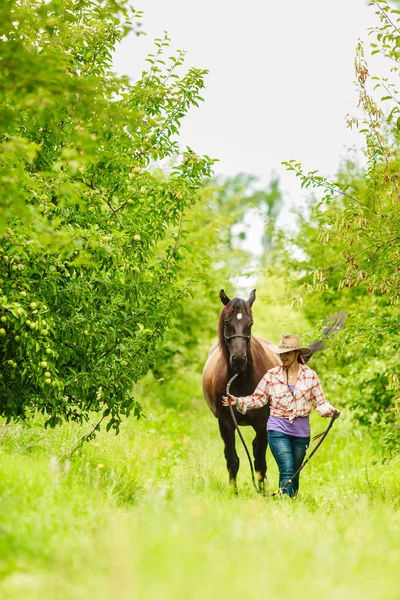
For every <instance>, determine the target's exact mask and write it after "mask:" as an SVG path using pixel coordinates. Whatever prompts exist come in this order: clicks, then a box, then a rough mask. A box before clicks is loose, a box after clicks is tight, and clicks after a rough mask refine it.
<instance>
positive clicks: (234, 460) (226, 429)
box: [218, 419, 240, 491]
mask: <svg viewBox="0 0 400 600" xmlns="http://www.w3.org/2000/svg"><path fill="white" fill-rule="evenodd" d="M218 424H219V432H220V434H221V437H222V439H223V440H224V444H225V450H224V454H225V458H226V466H227V468H228V473H229V483H230V484H231V485H232V486H233V488H234V490H235V491H237V488H236V476H237V473H238V471H239V463H240V461H239V457H238V455H237V452H236V447H235V427H234V425H233V423H229V421H228V422H227V421H225V420H224V419H219V420H218Z"/></svg>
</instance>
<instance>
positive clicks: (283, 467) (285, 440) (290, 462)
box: [268, 431, 310, 498]
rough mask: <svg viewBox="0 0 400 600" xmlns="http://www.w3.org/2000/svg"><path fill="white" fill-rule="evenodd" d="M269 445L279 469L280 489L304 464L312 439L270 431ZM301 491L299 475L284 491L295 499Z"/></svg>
mask: <svg viewBox="0 0 400 600" xmlns="http://www.w3.org/2000/svg"><path fill="white" fill-rule="evenodd" d="M268 443H269V447H270V448H271V452H272V455H273V457H274V458H275V460H276V462H277V465H278V468H279V487H282V486H283V485H285V484H286V483H287V482H288V481H289V479H291V478H292V477H293V474H294V473H295V472H296V471H297V469H299V468H300V467H301V465H302V464H303V460H304V456H305V454H306V450H307V448H308V446H309V444H310V437H297V436H295V435H287V434H286V433H282V432H281V431H268ZM298 491H299V475H297V477H295V478H294V479H293V482H292V483H289V485H288V486H287V488H286V489H285V490H283V493H284V494H288V495H289V496H291V497H292V498H293V496H296V494H297V492H298Z"/></svg>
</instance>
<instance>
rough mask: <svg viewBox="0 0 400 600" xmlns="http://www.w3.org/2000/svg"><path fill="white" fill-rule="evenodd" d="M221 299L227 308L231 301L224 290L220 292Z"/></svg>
mask: <svg viewBox="0 0 400 600" xmlns="http://www.w3.org/2000/svg"><path fill="white" fill-rule="evenodd" d="M219 297H220V298H221V302H222V304H225V306H226V305H227V304H229V302H230V301H231V299H230V298H228V296H227V295H226V294H225V292H224V290H221V291H220V293H219Z"/></svg>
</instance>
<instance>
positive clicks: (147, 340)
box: [0, 0, 213, 432]
mask: <svg viewBox="0 0 400 600" xmlns="http://www.w3.org/2000/svg"><path fill="white" fill-rule="evenodd" d="M139 17H140V14H139V13H137V12H135V11H134V10H132V9H130V8H129V6H128V3H127V2H126V1H124V0H120V1H115V0H105V1H104V2H96V1H92V0H53V1H50V2H42V1H40V0H24V1H22V0H5V2H3V3H2V4H1V7H0V28H1V34H0V78H1V85H0V89H1V106H2V111H1V115H2V116H1V119H0V161H1V174H0V180H1V186H0V189H1V191H0V194H1V198H0V208H1V214H0V216H1V227H2V235H1V240H0V242H1V243H0V253H1V257H0V271H1V274H0V275H1V283H0V285H1V292H0V294H1V295H0V315H1V316H0V319H1V325H2V326H1V328H0V398H1V400H0V413H1V414H2V415H4V416H6V417H7V418H12V417H26V416H29V414H31V412H32V411H38V412H41V413H43V414H45V415H46V423H47V424H48V425H50V426H55V425H56V424H58V423H60V422H61V421H62V420H63V419H72V420H76V421H78V422H82V421H83V420H86V419H87V418H88V415H89V413H90V411H98V410H102V411H103V413H102V420H103V419H107V420H108V423H107V428H110V427H112V428H114V429H115V430H116V431H117V432H118V428H119V424H120V421H121V418H122V415H128V414H129V413H130V412H131V411H132V410H133V411H134V413H135V414H136V416H139V415H140V413H141V407H140V406H139V404H138V403H136V402H135V400H134V397H133V387H134V384H135V382H137V381H138V380H139V379H140V378H141V377H142V376H143V375H144V374H145V373H146V372H147V371H148V369H149V367H150V366H151V365H152V364H153V363H154V361H155V359H156V357H157V355H158V354H159V352H160V350H161V347H162V342H163V339H164V336H165V333H166V331H167V330H168V327H169V324H170V321H171V318H172V315H173V313H174V311H175V310H176V309H177V308H178V306H179V305H180V303H181V302H182V300H183V298H184V297H185V295H186V294H187V291H188V287H189V285H190V280H191V278H193V277H194V273H192V274H189V275H188V276H187V277H185V278H184V279H180V280H178V276H177V275H178V271H179V269H180V264H181V263H182V262H183V261H184V260H185V258H186V257H187V256H188V250H187V249H186V248H185V245H184V244H183V240H184V237H185V233H184V231H183V228H182V221H183V218H184V214H185V212H186V211H187V210H188V209H189V208H190V207H191V206H193V205H194V204H195V203H196V202H197V201H198V189H199V187H200V185H201V183H202V180H203V178H204V177H205V176H209V175H210V173H211V167H212V163H213V161H212V160H211V159H209V158H208V157H199V156H197V155H196V154H195V153H194V152H193V151H192V150H191V149H190V148H188V149H186V150H181V148H180V146H179V145H178V142H177V140H176V135H177V133H178V132H179V127H180V123H181V120H182V118H183V117H184V116H185V114H186V113H187V112H188V110H189V109H190V108H191V107H192V106H197V105H198V103H199V102H200V101H201V96H200V93H201V89H202V88H203V86H204V76H205V74H206V71H203V70H199V69H193V68H192V69H190V70H189V71H188V72H187V73H185V74H183V75H181V74H180V67H181V66H182V63H183V58H184V56H183V53H178V55H177V56H172V57H170V58H168V59H167V60H166V61H164V53H165V51H166V50H167V49H168V46H169V39H168V36H167V35H165V36H164V37H163V38H162V39H158V40H156V42H155V47H156V51H155V53H154V54H153V55H150V56H149V58H148V62H149V68H148V69H147V70H145V71H144V72H143V73H142V77H141V78H140V79H139V80H138V81H136V82H131V81H130V80H129V79H128V78H127V77H117V76H116V75H115V74H114V73H113V72H112V53H113V50H114V48H115V45H116V44H117V43H118V42H119V41H120V40H121V39H122V38H123V37H124V36H125V35H127V34H128V32H129V31H131V30H132V29H134V30H136V31H137V32H138V31H139V29H138V27H139V26H138V24H137V19H138V18H139ZM165 159H168V160H172V161H173V167H172V168H171V170H170V172H169V173H168V174H166V175H165V176H164V177H160V176H159V174H158V173H157V171H156V170H154V168H153V165H155V164H156V163H157V162H159V161H161V160H165Z"/></svg>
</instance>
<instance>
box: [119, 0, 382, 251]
mask: <svg viewBox="0 0 400 600" xmlns="http://www.w3.org/2000/svg"><path fill="white" fill-rule="evenodd" d="M134 5H135V7H136V8H138V9H140V10H143V11H144V19H143V28H144V30H145V31H146V33H147V36H146V37H144V36H142V37H139V38H137V37H136V36H134V35H133V34H132V35H131V36H130V37H128V38H127V39H126V40H125V41H124V42H123V44H122V45H121V46H120V48H119V49H118V50H117V52H116V55H115V61H114V65H115V69H116V70H117V71H118V72H120V73H124V74H128V75H130V76H131V77H132V78H133V79H136V78H138V77H139V76H140V73H141V71H142V70H143V69H144V68H146V65H147V64H148V63H146V62H145V60H144V59H145V57H146V55H147V54H148V53H149V52H153V51H154V45H153V39H154V38H155V37H161V36H162V35H163V31H164V30H167V31H168V34H169V36H170V37H171V40H172V46H171V48H172V49H173V50H176V49H185V50H187V58H186V65H187V67H188V68H189V67H191V66H194V67H198V68H204V69H208V70H209V71H210V74H209V75H208V76H207V78H206V89H205V91H204V94H203V97H204V100H205V102H204V103H203V104H201V105H200V108H198V109H196V108H194V109H193V110H192V111H191V112H190V114H189V115H188V116H187V117H186V118H185V119H184V120H183V122H182V129H181V136H180V141H181V143H182V144H183V145H189V146H191V147H192V148H193V150H195V151H196V152H197V153H199V154H208V155H209V156H212V157H215V158H218V159H219V161H220V162H219V163H217V165H216V169H215V170H216V173H217V174H224V175H235V174H237V173H239V172H241V171H244V172H247V173H249V174H254V175H256V176H258V177H259V178H260V180H261V181H260V184H261V185H266V184H268V181H269V179H270V176H271V173H272V172H273V171H274V172H275V173H276V174H278V175H279V177H280V179H281V188H282V190H283V192H284V198H285V209H284V211H283V214H282V216H281V222H282V223H284V224H287V225H288V226H290V224H291V219H292V217H291V215H290V207H292V206H294V205H297V206H298V205H299V204H301V203H303V202H302V199H304V197H305V193H304V192H302V191H301V189H300V185H299V182H298V180H297V179H296V177H295V176H294V175H293V174H290V173H287V172H286V170H285V169H284V167H282V166H281V162H282V161H284V160H290V159H292V158H294V159H297V160H299V161H300V162H302V163H303V165H304V166H305V168H306V169H310V170H313V169H319V170H320V171H321V172H322V174H324V175H333V174H334V173H335V171H336V169H337V167H338V164H339V161H340V157H341V156H343V155H344V152H345V147H351V146H354V145H356V146H360V144H361V143H362V138H361V136H360V135H359V134H357V133H355V132H354V131H353V132H351V131H350V130H349V129H348V128H347V127H346V122H345V117H346V114H348V113H352V114H357V112H358V111H357V108H356V106H357V101H358V97H357V92H356V89H355V86H354V79H355V76H354V67H353V60H354V52H355V46H356V44H357V40H358V38H361V39H362V40H364V41H365V42H366V41H367V39H368V35H367V29H368V27H370V26H372V25H374V24H375V23H376V17H375V15H374V11H373V9H372V8H371V7H368V6H367V5H366V2H365V0H329V1H328V2H326V1H324V0H303V1H302V2H300V1H299V0H286V1H284V2H283V1H279V0H275V2H271V1H270V0H247V3H246V5H245V3H243V2H238V1H237V0H213V1H211V0H201V1H198V2H193V1H190V0H138V2H137V3H135V4H134ZM169 54H171V53H169ZM169 54H168V55H169ZM376 64H378V66H379V63H376ZM375 68H376V67H375ZM250 227H251V228H252V230H251V237H252V239H253V240H254V239H255V238H257V236H259V234H260V231H261V229H260V228H261V227H262V224H261V223H260V222H259V220H258V221H257V219H252V220H251V223H250Z"/></svg>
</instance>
